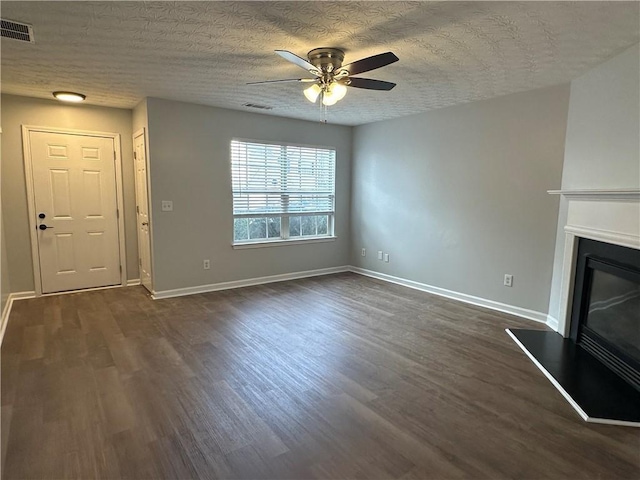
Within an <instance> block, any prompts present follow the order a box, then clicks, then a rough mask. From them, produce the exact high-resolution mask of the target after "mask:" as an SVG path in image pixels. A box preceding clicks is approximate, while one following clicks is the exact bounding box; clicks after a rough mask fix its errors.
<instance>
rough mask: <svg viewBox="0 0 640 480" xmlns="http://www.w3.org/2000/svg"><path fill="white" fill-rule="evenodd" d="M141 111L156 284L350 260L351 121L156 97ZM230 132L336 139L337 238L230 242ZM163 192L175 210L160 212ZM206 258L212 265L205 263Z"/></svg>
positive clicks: (203, 281)
mask: <svg viewBox="0 0 640 480" xmlns="http://www.w3.org/2000/svg"><path fill="white" fill-rule="evenodd" d="M147 112H148V122H149V133H150V135H149V162H150V171H151V203H152V205H151V207H152V219H151V222H152V229H153V255H154V265H153V266H154V290H155V291H163V290H170V289H176V288H185V287H192V286H198V285H207V284H213V283H219V282H226V281H232V280H241V279H247V278H254V277H261V276H267V275H276V274H283V273H290V272H297V271H304V270H312V269H319V268H327V267H335V266H341V265H346V264H348V261H349V185H350V182H351V180H350V162H351V128H350V127H341V126H334V125H323V124H320V123H314V122H305V121H300V120H292V119H286V118H279V117H273V116H267V115H260V114H256V113H248V112H239V111H233V110H225V109H219V108H213V107H206V106H201V105H194V104H188V103H182V102H174V101H168V100H160V99H155V98H149V99H147ZM234 137H238V138H246V139H253V140H266V141H282V142H290V143H301V144H309V145H323V146H333V147H335V148H336V150H337V172H336V235H337V236H338V239H337V240H335V241H333V242H327V243H315V244H306V245H285V246H271V247H267V248H255V249H246V250H234V249H233V248H232V246H231V243H232V240H233V217H232V196H231V168H230V142H231V139H232V138H234ZM161 200H172V201H173V208H174V210H173V212H162V211H161V209H160V202H161ZM204 259H210V260H211V270H203V268H202V261H203V260H204Z"/></svg>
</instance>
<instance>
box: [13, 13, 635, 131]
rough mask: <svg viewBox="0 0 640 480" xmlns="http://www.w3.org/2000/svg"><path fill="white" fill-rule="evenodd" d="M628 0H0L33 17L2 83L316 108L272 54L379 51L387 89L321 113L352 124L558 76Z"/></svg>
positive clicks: (584, 58)
mask: <svg viewBox="0 0 640 480" xmlns="http://www.w3.org/2000/svg"><path fill="white" fill-rule="evenodd" d="M638 8H639V4H638V3H636V2H336V3H333V2H10V1H3V2H2V17H3V18H7V19H11V20H16V21H22V22H25V23H31V24H33V27H34V31H35V39H36V43H35V44H28V43H22V42H17V41H14V40H5V39H2V51H1V54H2V91H3V92H4V93H12V94H17V95H26V96H33V97H45V98H51V92H52V91H54V90H73V91H78V92H82V93H85V94H86V95H87V103H91V104H96V105H106V106H113V107H123V108H132V107H133V106H134V105H135V104H136V103H138V102H139V101H140V100H141V99H142V98H144V97H160V98H167V99H175V100H182V101H187V102H193V103H200V104H205V105H214V106H218V107H225V108H231V109H238V110H251V111H256V110H252V109H249V108H247V107H243V106H242V105H243V104H245V103H258V104H264V105H268V106H271V107H273V110H270V111H269V112H267V113H269V114H273V115H279V116H286V117H292V118H301V119H307V120H315V121H317V120H319V119H320V118H321V113H320V108H319V107H318V106H314V105H312V104H311V103H309V102H308V101H307V100H305V98H304V97H303V95H302V89H303V88H304V87H303V85H302V84H276V85H260V86H248V85H245V83H246V82H251V81H259V80H270V79H279V78H295V77H300V76H305V72H304V70H302V69H300V68H298V67H296V66H294V65H291V64H289V63H287V62H286V61H285V60H283V59H281V58H280V57H278V56H276V55H275V54H274V53H273V50H274V49H286V50H290V51H292V52H294V53H296V54H297V55H300V56H303V57H304V56H305V55H306V52H307V51H309V50H311V49H312V48H315V47H321V46H326V47H339V48H342V49H344V50H345V52H346V59H345V63H349V62H352V61H355V60H358V59H360V58H362V57H366V56H369V55H373V54H377V53H381V52H385V51H392V52H394V53H395V54H396V55H397V56H398V57H399V58H400V61H399V62H397V63H394V64H392V65H390V66H387V67H384V68H382V69H379V70H375V71H372V72H369V73H366V74H362V75H360V76H362V77H369V78H377V79H380V80H387V81H392V82H396V83H397V84H398V86H397V87H396V88H395V89H394V90H392V91H390V92H377V91H367V90H359V89H355V88H351V89H349V93H348V94H347V96H346V97H345V99H344V100H342V101H341V102H340V103H338V104H337V105H335V106H333V107H329V109H328V114H327V120H328V122H330V123H339V124H345V125H358V124H363V123H369V122H373V121H377V120H382V119H387V118H393V117H399V116H404V115H411V114H415V113H420V112H424V111H426V110H429V109H433V108H440V107H445V106H449V105H455V104H459V103H465V102H470V101H474V100H481V99H486V98H490V97H494V96H498V95H504V94H508V93H513V92H518V91H523V90H529V89H533V88H538V87H544V86H548V85H554V84H558V83H563V82H567V81H569V80H571V79H573V78H575V77H577V76H579V75H580V74H582V73H583V72H585V71H586V70H588V69H589V68H591V67H593V66H594V65H597V64H598V63H601V62H602V61H604V60H606V59H607V58H609V57H611V56H613V55H614V54H616V53H618V52H620V51H621V50H623V49H625V48H626V47H629V46H630V45H632V44H634V43H637V42H638V41H639V9H638Z"/></svg>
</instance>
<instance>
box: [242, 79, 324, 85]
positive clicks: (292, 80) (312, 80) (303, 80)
mask: <svg viewBox="0 0 640 480" xmlns="http://www.w3.org/2000/svg"><path fill="white" fill-rule="evenodd" d="M317 81H318V80H317V79H315V78H286V79H284V80H265V81H263V82H247V85H259V84H261V83H285V82H317Z"/></svg>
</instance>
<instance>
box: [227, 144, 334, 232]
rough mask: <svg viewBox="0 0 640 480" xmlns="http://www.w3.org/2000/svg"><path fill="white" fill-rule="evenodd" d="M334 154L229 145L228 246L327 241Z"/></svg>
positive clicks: (330, 226) (284, 147)
mask: <svg viewBox="0 0 640 480" xmlns="http://www.w3.org/2000/svg"><path fill="white" fill-rule="evenodd" d="M335 169H336V152H335V150H330V149H326V148H316V147H303V146H298V145H277V144H268V143H257V142H250V141H244V140H233V141H232V142H231V177H232V178H231V183H232V188H233V242H234V244H246V243H255V242H271V241H283V240H305V239H312V238H321V237H330V236H333V234H334V232H333V224H334V213H335Z"/></svg>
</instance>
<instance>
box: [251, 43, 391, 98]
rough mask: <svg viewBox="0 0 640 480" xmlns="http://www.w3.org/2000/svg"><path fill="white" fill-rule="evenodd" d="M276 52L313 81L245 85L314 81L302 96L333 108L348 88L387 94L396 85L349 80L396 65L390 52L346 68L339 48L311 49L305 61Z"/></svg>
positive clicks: (291, 80)
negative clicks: (306, 73)
mask: <svg viewBox="0 0 640 480" xmlns="http://www.w3.org/2000/svg"><path fill="white" fill-rule="evenodd" d="M276 53H277V54H278V55H280V56H281V57H282V58H284V59H285V60H287V61H289V62H291V63H293V64H295V65H297V66H299V67H301V68H304V69H305V70H307V71H308V72H309V73H310V74H311V75H314V76H315V78H295V79H287V80H267V81H264V82H251V83H249V84H248V85H256V84H263V83H282V82H313V85H311V86H310V87H308V88H306V89H305V90H304V92H303V93H304V96H305V97H306V98H307V100H309V101H310V102H311V103H316V102H317V101H318V98H321V99H322V104H323V105H325V106H331V105H335V104H336V103H337V102H339V101H340V100H342V99H343V98H344V96H345V95H346V94H347V87H355V88H363V89H366V90H382V91H388V90H391V89H392V88H393V87H395V86H396V84H395V83H391V82H384V81H382V80H373V79H369V78H358V77H351V75H357V74H359V73H364V72H368V71H371V70H375V69H377V68H381V67H384V66H386V65H389V64H391V63H394V62H397V61H398V57H396V56H395V55H394V54H393V53H391V52H386V53H380V54H378V55H373V56H371V57H367V58H363V59H361V60H358V61H356V62H353V63H350V64H348V65H344V66H343V65H342V62H343V61H344V52H343V51H342V50H340V49H339V48H328V47H323V48H314V49H313V50H311V51H310V52H309V53H308V54H307V59H308V60H305V59H304V58H302V57H298V56H297V55H295V54H294V53H291V52H289V51H287V50H276Z"/></svg>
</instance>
